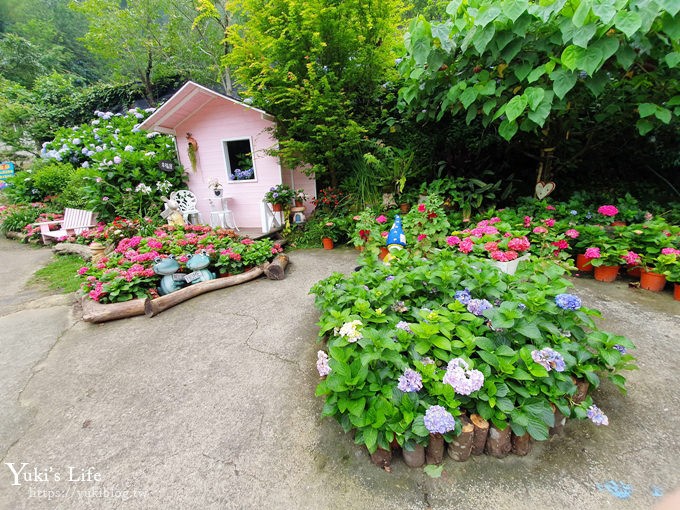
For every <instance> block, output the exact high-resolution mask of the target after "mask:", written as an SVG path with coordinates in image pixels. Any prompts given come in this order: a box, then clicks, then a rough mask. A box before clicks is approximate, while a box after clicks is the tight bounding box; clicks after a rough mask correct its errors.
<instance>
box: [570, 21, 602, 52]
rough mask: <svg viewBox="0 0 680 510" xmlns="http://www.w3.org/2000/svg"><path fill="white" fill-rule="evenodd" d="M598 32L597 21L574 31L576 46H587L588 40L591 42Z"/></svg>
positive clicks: (573, 38)
mask: <svg viewBox="0 0 680 510" xmlns="http://www.w3.org/2000/svg"><path fill="white" fill-rule="evenodd" d="M596 32H597V25H595V23H588V24H587V25H584V26H582V27H581V28H579V29H578V30H576V31H575V32H574V35H573V37H572V40H573V41H574V44H575V45H576V46H580V47H581V48H587V47H588V42H590V40H591V39H592V38H593V36H594V35H595V33H596Z"/></svg>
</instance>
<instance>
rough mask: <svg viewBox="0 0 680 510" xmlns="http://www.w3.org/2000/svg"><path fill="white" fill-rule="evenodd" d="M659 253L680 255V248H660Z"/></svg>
mask: <svg viewBox="0 0 680 510" xmlns="http://www.w3.org/2000/svg"><path fill="white" fill-rule="evenodd" d="M629 253H631V252H629ZM661 254H662V255H680V250H676V249H675V248H662V249H661Z"/></svg>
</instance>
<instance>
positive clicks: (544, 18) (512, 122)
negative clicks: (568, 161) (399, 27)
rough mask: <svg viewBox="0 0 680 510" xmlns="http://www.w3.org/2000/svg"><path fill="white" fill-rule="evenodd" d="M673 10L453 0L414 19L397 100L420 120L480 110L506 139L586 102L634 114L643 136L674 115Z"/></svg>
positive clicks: (642, 3)
mask: <svg viewBox="0 0 680 510" xmlns="http://www.w3.org/2000/svg"><path fill="white" fill-rule="evenodd" d="M679 11H680V2H678V1H677V0H658V1H655V2H650V1H647V0H547V1H542V2H540V3H535V2H530V1H529V0H503V1H501V2H498V1H496V0H469V1H463V0H453V1H452V2H450V3H449V5H448V7H447V9H446V12H447V13H448V15H449V19H446V20H445V21H437V22H429V21H427V20H426V19H424V18H423V17H419V18H417V19H415V20H413V22H412V24H411V26H410V29H409V32H408V34H407V36H406V46H407V50H408V53H407V56H406V58H405V59H404V61H403V62H402V64H401V67H400V70H401V72H402V75H403V76H404V77H405V79H406V83H405V85H404V87H403V88H402V89H401V91H400V98H401V100H402V102H403V105H404V106H405V107H406V108H408V109H410V110H411V111H417V112H419V113H418V119H419V120H437V119H442V118H443V117H444V115H447V114H452V115H457V114H464V115H465V119H466V121H467V123H468V124H469V123H471V122H472V121H473V120H474V119H475V118H478V117H479V118H481V121H482V123H483V124H484V125H485V126H488V125H490V124H491V123H497V124H498V133H499V134H500V136H502V137H503V138H505V139H506V140H510V139H511V138H513V136H515V135H516V133H517V132H518V130H521V131H527V132H538V131H539V129H541V128H543V130H544V131H546V130H547V129H548V128H549V127H550V121H551V119H554V118H555V117H560V116H564V115H574V114H575V112H576V113H578V114H581V115H583V114H584V112H585V113H586V114H587V112H588V111H589V110H591V109H595V110H597V114H598V115H599V116H600V117H601V118H600V122H601V121H602V120H605V119H604V118H603V117H602V116H609V117H616V116H620V115H621V114H622V112H626V111H628V112H634V113H635V115H637V116H638V119H637V129H638V131H639V132H640V133H641V134H645V133H648V132H649V131H650V130H652V129H653V128H654V127H655V125H658V124H670V123H671V121H672V120H673V118H677V116H678V115H680V95H678V90H679V83H678V78H679V74H678V64H679V63H680V42H679V41H680V15H678V12H679ZM603 99H604V101H605V104H604V106H603V105H602V104H600V102H601V101H602V100H603ZM563 134H564V133H563Z"/></svg>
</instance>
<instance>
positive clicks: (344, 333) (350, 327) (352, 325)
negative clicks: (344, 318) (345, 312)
mask: <svg viewBox="0 0 680 510" xmlns="http://www.w3.org/2000/svg"><path fill="white" fill-rule="evenodd" d="M359 326H362V324H361V321H360V320H356V321H352V322H346V323H345V324H343V325H342V327H341V328H340V329H338V328H335V330H334V333H335V334H336V335H340V336H341V337H345V338H347V341H348V342H350V343H354V342H356V341H358V340H360V339H362V338H363V337H364V336H363V335H362V334H361V332H360V331H359V329H358V328H359Z"/></svg>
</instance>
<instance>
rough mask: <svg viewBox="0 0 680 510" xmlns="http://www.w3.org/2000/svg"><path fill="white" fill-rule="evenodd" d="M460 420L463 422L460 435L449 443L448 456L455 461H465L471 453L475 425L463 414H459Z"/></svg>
mask: <svg viewBox="0 0 680 510" xmlns="http://www.w3.org/2000/svg"><path fill="white" fill-rule="evenodd" d="M460 421H461V423H462V424H463V428H462V430H461V432H460V435H459V436H458V437H456V438H455V439H454V440H453V441H451V443H449V457H451V458H452V459H453V460H455V461H457V462H465V461H466V460H468V458H469V457H470V454H471V453H472V440H473V438H474V435H475V427H474V425H472V423H471V422H470V419H469V418H468V417H467V416H465V415H461V416H460Z"/></svg>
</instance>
